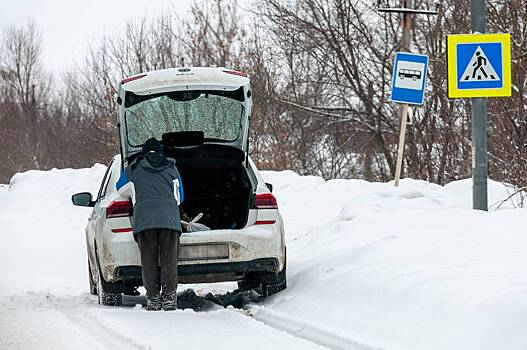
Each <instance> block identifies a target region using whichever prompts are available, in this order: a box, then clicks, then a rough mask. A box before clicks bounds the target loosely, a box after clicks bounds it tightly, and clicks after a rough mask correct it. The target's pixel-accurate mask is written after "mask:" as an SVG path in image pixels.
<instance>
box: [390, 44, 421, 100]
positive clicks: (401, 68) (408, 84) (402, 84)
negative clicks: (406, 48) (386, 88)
mask: <svg viewBox="0 0 527 350" xmlns="http://www.w3.org/2000/svg"><path fill="white" fill-rule="evenodd" d="M427 67H428V56H425V55H416V54H412V53H408V52H397V53H396V54H395V61H394V63H393V78H392V101H393V102H397V103H408V104H413V105H422V104H423V99H424V90H425V85H426V69H427Z"/></svg>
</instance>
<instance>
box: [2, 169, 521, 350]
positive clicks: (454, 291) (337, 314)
mask: <svg viewBox="0 0 527 350" xmlns="http://www.w3.org/2000/svg"><path fill="white" fill-rule="evenodd" d="M104 170H105V167H104V166H102V165H96V166H94V167H92V168H91V169H81V170H72V169H65V170H56V169H54V170H51V171H47V172H43V171H29V172H26V173H23V174H17V175H16V176H14V177H13V179H12V180H11V183H10V184H9V186H5V185H4V186H0V276H1V277H2V278H1V279H0V296H4V297H7V298H8V299H9V300H12V301H13V303H14V304H12V305H19V304H20V303H21V304H24V303H25V304H27V305H26V307H24V308H16V307H15V308H14V309H13V308H12V307H11V306H10V308H7V309H6V310H0V319H1V321H0V328H1V329H3V330H7V331H8V333H9V334H8V336H7V337H5V338H4V339H7V341H4V342H2V340H1V339H0V347H2V344H4V345H6V344H7V345H9V344H11V345H13V346H15V347H16V346H19V345H20V344H19V343H17V339H18V338H17V334H16V331H17V329H18V328H24V324H28V326H27V327H26V328H27V329H25V330H21V332H22V333H24V334H25V333H26V332H27V331H31V332H32V330H35V329H40V327H41V324H45V323H46V322H48V320H50V319H53V318H55V317H59V316H60V315H62V316H60V317H63V318H64V317H66V318H65V319H61V320H60V322H59V323H57V326H56V327H58V328H53V329H48V330H46V332H40V333H39V334H42V335H43V336H45V337H46V339H49V341H48V343H49V344H48V343H46V347H48V348H53V346H51V345H53V344H54V346H55V348H61V346H60V344H62V343H64V344H66V343H67V344H70V345H71V346H73V347H77V346H76V344H77V343H78V342H79V340H78V339H80V338H79V337H77V336H73V335H72V336H70V337H69V338H68V337H66V338H61V337H59V338H61V339H62V340H63V342H62V343H61V342H60V341H59V340H60V339H58V340H57V341H55V340H53V339H55V338H53V337H52V335H53V334H61V333H62V334H77V333H75V332H77V331H76V330H75V329H77V328H78V327H81V326H82V327H87V329H88V330H89V332H91V333H89V334H88V333H85V332H84V333H83V334H88V335H90V334H91V337H89V339H90V340H89V342H88V343H90V342H91V343H90V344H88V343H86V345H85V347H86V348H89V347H91V346H92V345H93V344H92V343H97V341H95V340H97V339H99V337H102V339H103V340H104V339H107V340H108V341H106V340H104V341H99V342H98V344H99V345H101V344H102V346H101V348H105V347H110V345H112V344H113V345H115V344H117V345H120V346H125V347H129V348H142V347H151V348H153V349H163V348H169V345H170V346H172V345H173V344H174V343H173V342H171V341H168V340H164V341H163V340H162V339H159V338H157V337H152V334H155V329H158V328H159V327H161V328H159V329H162V330H163V333H164V334H166V333H169V332H170V329H178V327H181V329H182V330H183V329H184V330H186V332H189V333H192V332H194V331H196V330H199V329H201V330H205V329H207V330H208V331H204V335H203V337H204V338H201V337H200V343H199V344H200V346H202V347H203V348H204V349H208V348H210V346H212V345H215V348H218V349H231V348H239V346H240V344H246V343H247V342H248V341H249V342H250V341H253V343H251V344H255V346H257V347H258V348H262V349H263V348H266V349H282V348H284V347H287V348H290V349H293V348H294V349H297V348H298V349H307V348H313V349H314V348H320V347H319V346H314V344H312V343H307V342H304V343H302V342H301V341H298V339H293V338H291V336H290V335H287V334H286V333H283V332H281V331H276V330H273V329H272V328H270V327H267V326H264V325H263V323H260V322H255V321H254V320H251V319H250V318H246V317H245V316H243V315H242V313H241V312H236V311H233V310H220V311H211V312H204V313H201V314H197V313H194V312H188V311H181V312H179V311H178V312H177V313H174V314H173V316H172V315H168V314H161V315H157V314H155V315H152V314H150V313H146V312H144V313H143V312H141V311H142V310H136V309H133V308H128V309H126V308H116V309H113V310H112V309H109V308H102V307H99V306H97V305H95V303H96V301H95V299H94V297H92V296H89V295H88V294H87V291H88V277H87V263H86V247H85V242H84V239H85V238H84V227H85V225H86V220H87V217H88V215H89V212H90V209H88V208H79V207H74V206H73V205H72V204H71V199H70V198H71V195H72V194H74V193H76V192H82V191H90V192H92V193H94V194H95V193H97V191H98V186H99V183H100V180H101V178H102V176H103V174H104ZM263 175H264V178H265V179H266V181H267V182H270V183H272V184H273V185H274V189H275V190H274V192H275V195H276V196H277V199H278V202H279V207H280V211H281V213H282V215H283V217H284V220H285V225H286V230H287V232H286V234H287V249H288V250H287V251H288V282H289V288H288V289H287V290H285V291H283V292H281V293H279V294H278V295H276V296H274V297H272V298H270V299H269V300H267V301H266V302H264V303H262V304H260V305H258V306H254V311H255V317H256V318H257V319H258V317H260V319H261V320H262V322H264V323H268V324H271V325H273V324H279V323H280V324H282V325H284V326H283V329H286V328H287V324H289V327H290V328H291V329H292V330H291V332H290V334H293V333H294V334H301V333H302V332H309V334H310V337H311V338H309V337H304V338H308V339H315V338H316V337H317V336H318V335H320V336H321V337H326V340H327V339H328V338H329V337H334V338H335V339H337V340H338V342H340V344H342V343H344V344H348V345H349V347H348V346H346V345H345V346H341V347H338V346H330V344H336V343H335V342H331V341H325V342H319V344H321V343H322V344H323V345H324V344H326V346H328V347H329V348H343V349H348V348H360V349H378V348H380V349H390V350H391V349H393V350H397V349H401V350H402V349H427V350H434V349H441V350H444V349H496V348H503V349H525V348H527V333H526V332H525V331H524V325H525V324H527V254H526V252H525V251H526V250H527V234H526V233H525V232H526V227H527V210H526V209H510V208H511V204H506V205H503V206H502V209H503V210H499V211H492V212H489V213H484V212H479V211H473V210H471V209H470V207H471V181H470V180H462V181H456V182H453V183H450V184H448V185H446V186H444V187H442V186H438V185H434V184H430V183H427V182H424V181H416V180H410V179H405V180H403V181H402V183H401V186H400V187H399V188H394V187H393V184H392V183H369V182H366V181H360V180H332V181H324V180H323V179H321V178H319V177H313V176H299V175H297V174H295V173H294V172H291V171H282V172H273V171H266V172H263ZM509 192H510V190H509V189H508V187H506V186H504V185H502V184H500V183H496V182H492V181H491V182H490V183H489V202H490V203H494V202H498V201H500V200H502V199H504V198H506V197H507V196H508V195H509ZM28 292H30V293H28ZM33 299H34V300H33ZM55 299H56V300H55ZM41 303H44V304H46V303H47V304H46V305H51V306H50V310H48V309H47V308H48V306H46V309H41V310H40V311H39V312H44V314H45V315H47V316H45V317H44V316H42V317H41V318H38V319H36V321H34V322H33V321H32V320H33V317H27V316H24V315H26V313H27V310H31V308H33V307H34V306H35V305H38V304H41ZM9 305H11V304H9ZM9 310H11V311H9ZM56 310H59V311H60V312H59V314H60V315H58V314H57V312H56ZM256 311H258V312H256ZM138 312H139V313H138ZM265 312H267V316H265ZM44 314H43V315H44ZM259 315H260V316H259ZM264 316H265V317H264ZM178 317H179V318H178ZM151 319H155V320H157V321H152V322H153V323H152V325H153V326H152V327H154V326H155V327H154V328H149V329H148V330H147V331H145V332H144V333H143V334H139V332H138V331H137V330H138V326H137V325H139V324H141V325H145V324H149V323H148V322H150V321H148V320H151ZM266 320H267V321H266ZM37 321H38V322H37ZM69 321H71V322H70V323H68V322H69ZM31 322H33V323H31ZM61 324H64V326H63V327H62V326H60V325H61ZM68 324H69V326H68ZM72 325H76V326H75V327H77V328H75V327H74V326H72ZM192 325H195V326H194V327H193V326H192ZM68 327H69V328H68ZM71 327H74V328H75V329H74V330H71V329H70V328H71ZM82 327H81V328H82ZM141 327H142V326H141ZM156 327H157V328H156ZM239 327H241V328H239ZM247 327H248V328H247ZM255 327H256V328H255ZM278 328H280V327H278ZM54 329H56V333H55V331H53V330H54ZM82 329H84V328H82ZM90 329H91V330H90ZM133 330H136V331H133ZM210 330H214V332H210ZM112 332H115V333H118V334H119V335H120V338H119V339H120V340H119V339H117V340H115V339H113V340H112V334H113V333H112ZM244 332H245V333H246V334H248V336H246V337H243V338H240V339H237V340H236V341H232V342H230V343H229V342H225V343H222V344H219V343H218V344H215V340H214V339H216V338H215V337H218V336H220V335H221V336H222V337H223V336H226V337H235V336H237V335H238V334H240V333H244ZM209 333H210V335H209ZM48 335H49V337H48ZM249 335H250V337H253V338H259V339H260V340H261V341H259V342H257V343H254V340H251V339H249V338H250V337H249ZM181 336H182V333H174V335H173V338H170V339H174V341H177V340H178V339H181ZM167 339H168V338H167ZM30 340H31V339H30ZM185 341H190V342H188V343H186V344H188V345H189V346H190V345H191V344H196V343H195V342H194V343H193V342H192V341H191V339H190V338H185ZM25 344H26V348H31V344H32V343H31V342H30V341H28V342H26V343H25ZM211 344H212V345H211ZM328 344H329V345H328ZM7 345H6V346H7ZM48 345H49V346H48ZM19 347H20V346H19ZM20 348H24V347H23V346H22V347H20Z"/></svg>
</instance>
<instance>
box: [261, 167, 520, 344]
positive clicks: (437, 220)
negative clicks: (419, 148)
mask: <svg viewBox="0 0 527 350" xmlns="http://www.w3.org/2000/svg"><path fill="white" fill-rule="evenodd" d="M264 178H265V179H266V181H267V182H270V183H272V184H273V186H274V188H275V194H276V196H277V199H278V202H279V207H280V210H281V212H282V214H283V215H284V220H285V224H286V230H287V231H286V232H287V235H288V237H287V242H288V262H289V266H288V270H289V274H288V277H289V286H290V287H289V289H288V290H286V291H285V292H284V293H282V294H281V295H277V296H276V297H275V298H274V299H272V300H271V301H270V302H269V303H268V304H267V305H266V308H267V309H270V310H273V312H276V313H279V314H282V315H287V316H288V317H290V318H294V319H297V320H302V322H305V323H307V324H309V325H311V326H316V327H317V328H318V329H322V330H327V331H329V332H330V333H332V334H335V335H336V336H343V337H346V338H348V339H350V340H353V341H357V342H359V343H362V344H368V345H369V346H372V347H375V348H377V347H378V348H385V349H497V348H503V349H524V348H527V333H526V332H525V330H524V327H523V325H524V324H526V322H527V254H526V249H527V234H526V231H525V230H526V228H527V210H526V209H514V210H505V209H504V210H500V211H495V212H490V213H483V212H479V211H473V210H471V209H470V207H471V198H472V197H471V181H470V180H462V181H456V182H453V183H450V184H448V185H446V186H444V187H441V186H438V185H434V184H430V183H427V182H424V181H416V180H409V179H406V180H403V181H402V183H401V186H400V188H395V187H394V186H393V184H392V183H368V182H366V181H360V180H331V181H324V180H323V179H321V178H318V177H302V176H298V175H297V174H295V173H293V172H290V171H286V172H265V173H264ZM508 192H510V190H508V189H507V187H505V186H503V185H502V184H500V183H497V182H493V181H491V182H489V202H490V203H494V202H497V201H499V200H502V199H504V198H506V197H508V195H509V193H508ZM507 207H510V204H506V205H503V206H502V208H507Z"/></svg>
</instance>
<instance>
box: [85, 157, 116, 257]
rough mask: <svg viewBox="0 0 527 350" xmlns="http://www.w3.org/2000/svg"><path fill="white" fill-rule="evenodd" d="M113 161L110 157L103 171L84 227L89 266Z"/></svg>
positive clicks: (102, 212)
mask: <svg viewBox="0 0 527 350" xmlns="http://www.w3.org/2000/svg"><path fill="white" fill-rule="evenodd" d="M114 164H115V161H114V159H112V161H111V162H110V164H109V165H108V168H107V169H106V172H105V173H104V176H103V179H102V181H101V185H100V186H99V192H98V193H97V199H96V201H95V207H94V208H93V209H92V211H91V214H90V217H89V218H88V226H87V228H86V235H87V237H86V240H87V242H88V244H89V246H90V247H91V249H90V264H91V266H94V264H95V250H94V249H95V245H94V241H95V237H96V236H97V233H98V232H97V231H98V230H99V228H100V227H102V225H101V220H104V219H105V217H104V215H103V214H104V213H105V208H104V207H103V206H102V205H101V204H102V201H103V199H104V197H105V194H106V191H107V187H108V183H109V180H110V177H111V174H112V172H113V167H114Z"/></svg>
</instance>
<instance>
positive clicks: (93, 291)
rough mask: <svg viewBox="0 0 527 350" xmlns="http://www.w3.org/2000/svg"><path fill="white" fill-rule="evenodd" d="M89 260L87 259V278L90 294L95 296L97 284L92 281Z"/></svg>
mask: <svg viewBox="0 0 527 350" xmlns="http://www.w3.org/2000/svg"><path fill="white" fill-rule="evenodd" d="M92 276H93V274H92V271H91V264H90V259H88V278H89V283H90V294H91V295H97V284H96V283H95V282H94V281H93V277H92Z"/></svg>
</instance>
